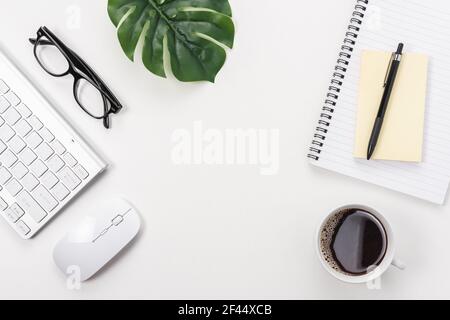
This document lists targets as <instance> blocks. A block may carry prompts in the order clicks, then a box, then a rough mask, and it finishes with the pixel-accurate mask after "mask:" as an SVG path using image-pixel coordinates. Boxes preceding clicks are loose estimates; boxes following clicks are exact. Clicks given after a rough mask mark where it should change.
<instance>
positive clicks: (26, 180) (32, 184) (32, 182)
mask: <svg viewBox="0 0 450 320" xmlns="http://www.w3.org/2000/svg"><path fill="white" fill-rule="evenodd" d="M20 182H22V185H23V186H24V187H25V189H27V190H28V191H33V190H34V188H36V187H37V186H38V185H39V180H38V179H36V177H35V176H34V175H33V174H32V173H27V174H26V175H25V176H24V177H23V178H22V180H21V181H20Z"/></svg>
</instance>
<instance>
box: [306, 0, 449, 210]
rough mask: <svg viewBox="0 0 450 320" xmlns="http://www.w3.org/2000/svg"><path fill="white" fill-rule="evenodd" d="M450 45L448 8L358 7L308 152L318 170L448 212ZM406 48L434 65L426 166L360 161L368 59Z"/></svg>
mask: <svg viewBox="0 0 450 320" xmlns="http://www.w3.org/2000/svg"><path fill="white" fill-rule="evenodd" d="M449 39H450V3H449V2H448V0H429V1H422V0H402V1H398V0H357V1H356V4H355V9H354V11H353V13H352V15H351V18H350V23H349V26H348V29H347V31H346V33H345V39H344V41H343V44H342V47H341V52H339V56H338V60H337V65H336V66H335V68H334V71H333V74H332V78H331V83H330V86H329V92H328V94H327V97H326V100H325V103H324V104H323V106H322V109H321V111H320V117H319V122H318V124H317V126H316V129H315V133H314V138H313V141H312V145H311V147H310V149H309V152H308V157H309V159H310V160H311V162H312V163H313V164H314V165H316V166H319V167H322V168H325V169H329V170H332V171H336V172H338V173H342V174H345V175H348V176H351V177H354V178H358V179H361V180H364V181H367V182H370V183H373V184H376V185H379V186H383V187H386V188H389V189H392V190H395V191H399V192H402V193H405V194H408V195H411V196H415V197H418V198H421V199H424V200H427V201H431V202H433V203H437V204H443V203H444V201H445V198H446V194H447V189H448V185H449V182H450V89H449V88H450V41H449ZM399 42H404V43H405V44H407V50H408V51H409V52H417V53H423V54H426V55H427V56H428V57H429V67H428V89H427V90H428V91H427V98H426V111H425V124H424V140H423V158H422V162H420V163H409V162H400V161H366V160H363V159H357V158H354V157H353V146H354V143H355V127H356V110H357V100H358V88H359V76H360V64H361V53H362V51H363V50H381V51H392V50H393V48H394V47H395V46H396V45H397V44H398V43H399Z"/></svg>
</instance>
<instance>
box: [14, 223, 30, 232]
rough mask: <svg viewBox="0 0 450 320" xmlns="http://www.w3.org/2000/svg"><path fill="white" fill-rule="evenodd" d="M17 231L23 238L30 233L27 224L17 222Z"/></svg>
mask: <svg viewBox="0 0 450 320" xmlns="http://www.w3.org/2000/svg"><path fill="white" fill-rule="evenodd" d="M16 225H17V229H18V230H19V232H20V233H22V234H23V235H24V236H26V235H27V234H29V233H30V232H31V230H30V228H29V227H28V226H27V224H26V223H25V222H23V221H19V222H17V224H16Z"/></svg>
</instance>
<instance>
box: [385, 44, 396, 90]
mask: <svg viewBox="0 0 450 320" xmlns="http://www.w3.org/2000/svg"><path fill="white" fill-rule="evenodd" d="M394 56H395V53H392V55H391V59H390V60H389V64H388V67H387V70H386V75H385V77H384V82H383V88H384V87H386V85H387V80H388V77H389V71H391V67H392V62H393V61H394Z"/></svg>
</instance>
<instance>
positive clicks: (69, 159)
mask: <svg viewBox="0 0 450 320" xmlns="http://www.w3.org/2000/svg"><path fill="white" fill-rule="evenodd" d="M63 159H64V162H65V163H67V165H68V166H69V167H74V166H75V165H76V164H77V163H78V161H77V160H76V159H75V158H74V157H73V156H72V155H71V154H70V153H69V152H67V153H66V154H64V155H63Z"/></svg>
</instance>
